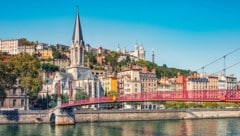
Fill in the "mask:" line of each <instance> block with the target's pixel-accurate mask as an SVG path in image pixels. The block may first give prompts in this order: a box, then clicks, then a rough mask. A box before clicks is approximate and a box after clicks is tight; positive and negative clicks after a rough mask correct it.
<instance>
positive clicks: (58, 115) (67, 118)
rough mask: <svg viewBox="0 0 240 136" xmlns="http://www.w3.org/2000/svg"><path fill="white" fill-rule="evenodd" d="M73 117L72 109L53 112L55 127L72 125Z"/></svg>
mask: <svg viewBox="0 0 240 136" xmlns="http://www.w3.org/2000/svg"><path fill="white" fill-rule="evenodd" d="M74 124H75V115H74V111H73V108H68V109H60V108H58V109H57V110H56V111H55V125H74Z"/></svg>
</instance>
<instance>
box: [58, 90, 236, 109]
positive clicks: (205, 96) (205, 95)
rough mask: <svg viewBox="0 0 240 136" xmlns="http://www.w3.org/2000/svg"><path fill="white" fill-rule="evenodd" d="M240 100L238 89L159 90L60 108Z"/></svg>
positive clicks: (80, 101)
mask: <svg viewBox="0 0 240 136" xmlns="http://www.w3.org/2000/svg"><path fill="white" fill-rule="evenodd" d="M155 101H160V102H164V101H179V102H240V90H196V91H161V92H147V93H138V94H125V95H118V96H116V97H115V98H113V97H110V96H108V97H96V98H89V99H84V100H75V101H70V102H67V103H63V104H62V105H61V108H70V107H76V106H84V105H92V104H104V103H114V102H120V103H121V102H155Z"/></svg>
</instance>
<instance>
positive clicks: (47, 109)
mask: <svg viewBox="0 0 240 136" xmlns="http://www.w3.org/2000/svg"><path fill="white" fill-rule="evenodd" d="M47 110H48V86H47Z"/></svg>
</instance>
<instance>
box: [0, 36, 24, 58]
mask: <svg viewBox="0 0 240 136" xmlns="http://www.w3.org/2000/svg"><path fill="white" fill-rule="evenodd" d="M21 45H22V44H21V42H20V40H19V39H13V40H0V51H1V52H6V53H8V54H10V55H15V54H18V53H19V51H18V47H19V46H21Z"/></svg>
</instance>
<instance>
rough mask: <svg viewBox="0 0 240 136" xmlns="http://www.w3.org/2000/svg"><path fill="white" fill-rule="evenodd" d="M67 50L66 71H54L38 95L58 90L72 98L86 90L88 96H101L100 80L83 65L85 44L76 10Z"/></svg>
mask: <svg viewBox="0 0 240 136" xmlns="http://www.w3.org/2000/svg"><path fill="white" fill-rule="evenodd" d="M69 50H70V55H69V56H70V57H69V59H70V64H69V66H68V67H67V70H66V73H64V72H56V73H55V75H54V76H53V78H51V79H48V80H47V82H46V84H45V85H43V89H42V91H41V92H40V93H39V95H41V96H43V95H44V94H45V95H44V96H46V94H47V93H48V94H49V95H51V94H56V93H58V91H59V90H60V91H61V93H62V94H63V93H66V94H68V95H69V96H70V97H72V99H73V100H74V97H75V94H76V93H77V92H79V91H83V92H86V93H87V94H88V96H89V97H90V98H93V97H100V96H102V95H103V90H102V89H101V84H100V80H99V79H98V78H97V77H96V76H95V75H93V74H92V73H91V70H90V69H89V68H88V67H85V66H84V52H85V44H84V40H83V35H82V29H81V23H80V17H79V13H78V11H77V13H76V19H75V24H74V30H73V36H72V41H71V45H70V48H69Z"/></svg>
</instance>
